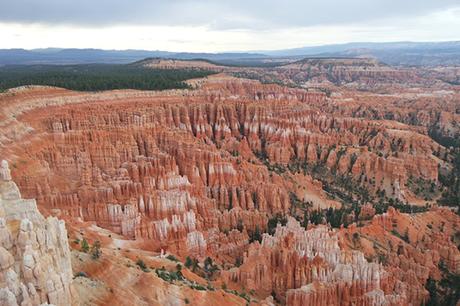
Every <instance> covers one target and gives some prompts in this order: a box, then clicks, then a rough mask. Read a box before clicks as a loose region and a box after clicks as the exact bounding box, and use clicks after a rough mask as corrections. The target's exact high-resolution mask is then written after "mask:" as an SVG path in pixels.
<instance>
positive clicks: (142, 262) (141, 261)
mask: <svg viewBox="0 0 460 306" xmlns="http://www.w3.org/2000/svg"><path fill="white" fill-rule="evenodd" d="M136 265H137V266H138V267H139V268H141V270H142V271H144V272H149V269H148V268H147V265H146V264H145V262H144V261H143V260H142V259H140V258H139V259H138V260H137V261H136Z"/></svg>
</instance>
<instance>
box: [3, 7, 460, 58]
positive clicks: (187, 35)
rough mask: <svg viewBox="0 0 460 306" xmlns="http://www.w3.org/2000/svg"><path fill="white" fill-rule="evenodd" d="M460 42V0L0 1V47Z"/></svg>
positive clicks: (206, 48) (207, 48) (197, 48)
mask: <svg viewBox="0 0 460 306" xmlns="http://www.w3.org/2000/svg"><path fill="white" fill-rule="evenodd" d="M448 40H460V0H303V1H302V0H278V1H275V0H252V1H251V0H167V1H158V0H0V48H25V49H32V48H47V47H59V48H100V49H118V50H122V49H144V50H165V51H188V52H224V51H250V50H278V49H287V48H296V47H303V46H317V45H324V44H336V43H346V42H391V41H448Z"/></svg>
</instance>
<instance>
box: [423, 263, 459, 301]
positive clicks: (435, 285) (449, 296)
mask: <svg viewBox="0 0 460 306" xmlns="http://www.w3.org/2000/svg"><path fill="white" fill-rule="evenodd" d="M425 288H426V290H428V292H429V293H430V298H429V300H428V302H427V303H426V305H427V306H441V305H446V306H455V305H457V302H458V301H459V300H460V275H459V274H454V273H451V272H449V271H447V270H445V271H443V277H442V279H441V280H440V281H435V280H434V279H432V278H429V279H428V281H427V282H426V285H425Z"/></svg>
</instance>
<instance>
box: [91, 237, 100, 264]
mask: <svg viewBox="0 0 460 306" xmlns="http://www.w3.org/2000/svg"><path fill="white" fill-rule="evenodd" d="M101 254H102V251H101V242H100V241H99V240H96V241H95V242H94V244H93V246H92V247H91V258H93V259H99V257H101Z"/></svg>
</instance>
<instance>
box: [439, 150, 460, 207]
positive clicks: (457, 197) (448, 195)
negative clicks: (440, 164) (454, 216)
mask: <svg viewBox="0 0 460 306" xmlns="http://www.w3.org/2000/svg"><path fill="white" fill-rule="evenodd" d="M452 165H453V168H452V171H451V172H450V173H449V174H447V175H441V174H440V175H439V181H440V182H441V184H442V185H443V186H444V188H445V190H444V192H443V193H442V196H441V199H440V200H439V203H440V204H442V205H447V206H452V207H457V213H459V214H460V148H457V149H455V150H454V151H453V159H452Z"/></svg>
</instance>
